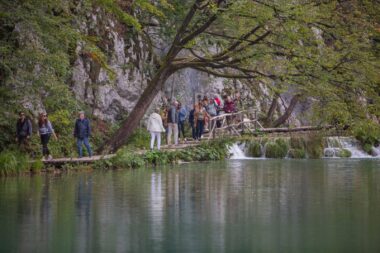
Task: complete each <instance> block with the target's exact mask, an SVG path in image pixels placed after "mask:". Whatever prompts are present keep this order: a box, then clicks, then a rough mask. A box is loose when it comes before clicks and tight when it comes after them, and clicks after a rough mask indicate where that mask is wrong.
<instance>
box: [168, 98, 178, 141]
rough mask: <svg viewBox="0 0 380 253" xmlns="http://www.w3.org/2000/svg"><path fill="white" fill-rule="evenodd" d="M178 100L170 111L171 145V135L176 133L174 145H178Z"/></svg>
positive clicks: (169, 137)
mask: <svg viewBox="0 0 380 253" xmlns="http://www.w3.org/2000/svg"><path fill="white" fill-rule="evenodd" d="M177 107H178V102H177V101H174V102H173V103H172V106H171V107H170V109H169V111H168V141H167V143H168V145H171V137H172V134H173V135H174V145H178V111H177Z"/></svg>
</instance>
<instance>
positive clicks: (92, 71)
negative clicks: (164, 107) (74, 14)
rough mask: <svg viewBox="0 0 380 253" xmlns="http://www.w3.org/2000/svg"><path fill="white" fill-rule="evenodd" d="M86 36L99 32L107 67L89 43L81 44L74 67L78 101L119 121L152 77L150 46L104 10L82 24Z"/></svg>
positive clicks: (106, 118)
mask: <svg viewBox="0 0 380 253" xmlns="http://www.w3.org/2000/svg"><path fill="white" fill-rule="evenodd" d="M80 27H81V32H82V33H84V34H85V35H88V36H91V35H97V36H99V37H101V38H102V41H100V42H99V44H98V46H100V47H101V48H102V50H103V52H104V54H105V55H104V56H105V57H106V63H107V65H108V66H107V67H106V66H102V63H101V62H99V61H97V59H96V56H95V57H94V54H96V52H91V50H89V49H88V46H89V45H87V44H85V43H81V44H79V45H78V46H77V49H76V54H77V58H76V60H75V63H74V65H73V69H72V80H71V83H72V90H73V92H74V94H75V96H76V98H77V99H78V100H81V101H83V102H84V103H85V104H87V105H89V106H90V107H91V108H92V110H93V111H92V113H93V114H94V115H95V116H98V117H99V118H101V119H104V120H110V121H113V120H116V119H118V117H120V116H121V115H123V114H125V113H127V112H129V111H130V110H132V108H133V107H134V105H135V104H136V102H137V100H138V98H139V97H140V95H141V93H142V91H143V89H144V88H145V87H146V83H147V80H148V79H149V76H148V74H147V73H148V72H147V70H146V65H149V64H150V60H149V55H148V53H147V52H148V51H147V50H146V48H145V47H146V45H145V44H144V42H143V41H142V39H141V37H140V36H139V35H133V33H132V31H125V29H126V28H125V27H123V26H121V25H120V24H118V23H117V22H116V21H114V20H113V19H112V18H110V17H109V16H107V14H106V13H104V12H103V11H101V10H96V11H95V12H94V13H92V14H91V15H89V17H87V19H86V20H85V21H82V23H81V24H80Z"/></svg>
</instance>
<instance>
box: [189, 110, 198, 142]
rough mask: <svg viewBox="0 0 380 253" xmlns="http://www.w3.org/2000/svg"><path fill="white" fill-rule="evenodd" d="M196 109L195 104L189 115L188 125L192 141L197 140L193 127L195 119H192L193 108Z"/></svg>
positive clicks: (194, 126)
mask: <svg viewBox="0 0 380 253" xmlns="http://www.w3.org/2000/svg"><path fill="white" fill-rule="evenodd" d="M196 107H197V104H194V107H193V109H192V110H191V111H190V113H189V124H190V126H191V136H192V137H193V139H194V140H196V139H197V136H196V129H197V127H196V125H195V118H194V114H195V108H196Z"/></svg>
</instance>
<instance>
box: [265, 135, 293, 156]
mask: <svg viewBox="0 0 380 253" xmlns="http://www.w3.org/2000/svg"><path fill="white" fill-rule="evenodd" d="M287 153H288V145H287V144H286V142H285V141H284V140H283V139H277V140H275V141H270V142H268V143H267V144H266V148H265V156H266V157H268V158H284V157H285V156H286V154H287Z"/></svg>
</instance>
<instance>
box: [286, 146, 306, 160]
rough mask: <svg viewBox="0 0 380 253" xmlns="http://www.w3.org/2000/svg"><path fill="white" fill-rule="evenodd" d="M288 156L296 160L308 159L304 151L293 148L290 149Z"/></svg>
mask: <svg viewBox="0 0 380 253" xmlns="http://www.w3.org/2000/svg"><path fill="white" fill-rule="evenodd" d="M288 156H289V158H294V159H304V158H306V152H305V150H304V149H297V148H292V149H289V152H288Z"/></svg>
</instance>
